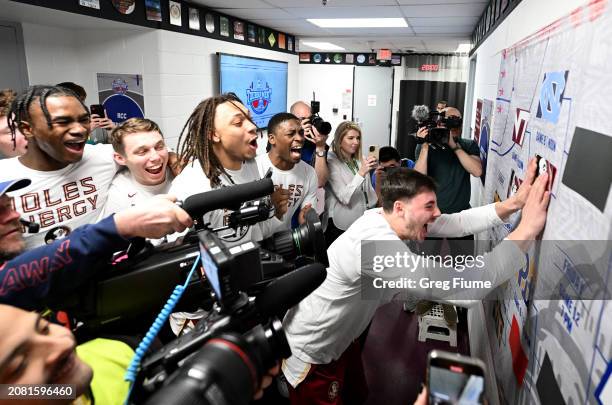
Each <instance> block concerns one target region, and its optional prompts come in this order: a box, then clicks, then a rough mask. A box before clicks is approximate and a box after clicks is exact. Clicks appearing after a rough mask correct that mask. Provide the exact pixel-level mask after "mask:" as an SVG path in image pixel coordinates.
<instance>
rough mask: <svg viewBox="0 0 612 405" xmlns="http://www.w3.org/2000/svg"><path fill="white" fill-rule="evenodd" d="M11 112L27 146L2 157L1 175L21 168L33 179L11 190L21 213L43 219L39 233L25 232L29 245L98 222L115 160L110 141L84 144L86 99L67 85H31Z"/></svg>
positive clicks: (14, 126) (0, 177) (11, 120)
mask: <svg viewBox="0 0 612 405" xmlns="http://www.w3.org/2000/svg"><path fill="white" fill-rule="evenodd" d="M8 116H9V127H10V129H11V131H13V132H15V131H17V130H19V131H21V133H23V134H24V136H25V137H26V139H27V140H28V148H27V151H26V153H25V154H24V155H22V156H20V157H14V158H11V159H3V160H0V181H3V180H7V179H11V178H14V177H15V176H16V175H17V174H18V175H19V176H21V177H27V178H29V179H31V180H32V183H31V184H30V185H29V186H28V187H25V188H23V189H21V190H19V191H18V192H15V193H13V194H12V195H11V197H12V204H13V206H14V208H15V210H16V211H18V212H19V213H20V214H21V215H22V218H24V219H26V220H29V221H32V222H36V223H38V224H39V225H40V231H39V232H38V233H37V234H26V235H24V236H25V238H26V244H27V247H28V249H30V248H33V247H36V246H40V245H43V244H44V243H51V242H52V241H54V240H55V239H56V238H58V237H62V236H65V235H67V234H69V233H70V232H71V231H72V230H73V229H75V228H77V227H79V226H81V225H84V224H88V223H94V222H96V220H97V219H98V217H99V216H100V212H101V211H102V208H103V207H104V203H105V202H106V198H107V192H108V187H109V185H110V183H111V180H112V179H113V177H114V175H115V173H116V171H117V166H116V165H115V162H114V161H113V151H112V147H111V145H95V146H94V145H85V142H86V141H87V137H88V135H89V129H90V126H89V125H90V116H89V111H88V110H87V107H85V105H84V104H83V102H82V101H81V100H80V99H79V98H78V97H77V96H76V94H74V93H73V92H72V91H71V90H69V89H65V88H61V87H55V86H31V87H29V88H28V89H27V90H26V91H25V92H24V93H22V94H20V95H19V96H18V97H17V99H16V100H15V102H14V103H13V104H12V108H11V111H10V113H9V115H8Z"/></svg>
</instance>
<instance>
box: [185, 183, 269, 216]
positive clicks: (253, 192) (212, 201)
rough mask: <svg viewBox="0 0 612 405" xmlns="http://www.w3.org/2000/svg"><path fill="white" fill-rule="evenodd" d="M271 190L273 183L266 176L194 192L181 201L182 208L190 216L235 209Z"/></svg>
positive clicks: (265, 194)
mask: <svg viewBox="0 0 612 405" xmlns="http://www.w3.org/2000/svg"><path fill="white" fill-rule="evenodd" d="M273 192H274V183H272V179H269V178H267V179H262V180H257V181H253V182H250V183H244V184H235V185H233V186H228V187H222V188H219V189H216V190H211V191H207V192H205V193H199V194H194V195H192V196H189V197H187V199H186V200H185V201H183V205H182V208H183V209H184V210H185V211H187V213H188V214H189V215H190V216H191V217H192V218H200V217H202V215H204V214H206V213H207V212H210V211H214V210H218V209H222V208H226V209H231V210H234V211H235V210H237V209H239V208H240V206H241V205H242V203H244V202H246V201H251V200H256V199H258V198H261V197H265V196H267V195H270V194H272V193H273Z"/></svg>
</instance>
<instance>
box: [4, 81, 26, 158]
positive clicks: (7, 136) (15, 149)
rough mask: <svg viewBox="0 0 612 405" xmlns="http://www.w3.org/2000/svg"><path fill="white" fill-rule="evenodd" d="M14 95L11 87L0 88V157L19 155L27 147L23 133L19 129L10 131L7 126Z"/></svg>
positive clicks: (24, 151)
mask: <svg viewBox="0 0 612 405" xmlns="http://www.w3.org/2000/svg"><path fill="white" fill-rule="evenodd" d="M16 95H17V93H15V92H14V91H13V90H11V89H4V90H0V159H5V158H11V157H14V156H21V155H23V154H24V153H26V150H27V149H28V141H26V139H25V137H24V136H23V134H22V133H21V132H19V131H15V133H11V129H10V128H9V126H8V113H9V111H10V109H11V103H12V102H13V100H14V99H15V96H16Z"/></svg>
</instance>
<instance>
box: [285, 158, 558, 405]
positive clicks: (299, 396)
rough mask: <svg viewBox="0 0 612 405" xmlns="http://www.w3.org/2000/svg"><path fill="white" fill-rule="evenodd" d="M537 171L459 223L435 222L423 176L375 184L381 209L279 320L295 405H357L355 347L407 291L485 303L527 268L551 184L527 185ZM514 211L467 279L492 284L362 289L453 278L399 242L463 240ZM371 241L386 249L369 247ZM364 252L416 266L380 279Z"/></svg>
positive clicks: (403, 175)
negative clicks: (510, 226) (511, 222)
mask: <svg viewBox="0 0 612 405" xmlns="http://www.w3.org/2000/svg"><path fill="white" fill-rule="evenodd" d="M535 166H536V165H535V159H534V160H532V161H531V162H530V165H529V170H528V174H527V176H526V178H525V181H524V182H523V185H522V186H521V189H520V190H519V191H518V192H517V194H516V195H515V196H513V197H511V198H508V199H507V200H505V201H503V202H499V203H495V204H489V205H486V206H483V207H478V208H473V209H470V210H465V211H462V212H460V213H457V214H441V213H440V210H439V209H438V207H437V204H436V193H435V191H436V186H435V183H434V182H433V180H432V179H431V178H430V177H427V176H425V175H422V174H420V173H418V172H416V171H413V170H410V169H405V168H398V169H396V170H394V171H393V172H391V173H389V175H388V176H387V177H386V178H385V179H384V180H383V183H382V185H381V195H382V207H381V208H375V209H372V210H369V211H366V213H365V214H364V215H363V216H362V217H361V218H359V219H358V220H356V221H355V222H354V223H353V224H352V225H351V226H350V227H349V228H348V230H347V231H346V232H344V233H343V234H342V235H341V236H340V237H339V238H338V239H337V240H336V241H335V242H334V243H333V244H332V245H331V246H330V248H329V250H328V252H327V254H328V257H329V268H328V269H327V278H326V279H325V281H324V282H323V284H321V286H320V287H319V288H317V289H316V290H315V291H314V292H313V293H312V294H311V295H310V296H308V297H307V298H306V299H304V300H302V301H301V302H300V303H299V304H298V305H297V306H296V307H294V308H292V309H290V310H289V312H288V313H287V315H286V317H285V319H284V322H283V327H284V329H285V333H286V335H287V340H288V342H289V346H290V347H291V353H292V356H291V357H290V358H289V359H287V360H286V361H285V362H284V363H283V372H284V374H285V376H286V377H287V381H288V382H289V384H290V385H291V388H290V399H291V403H292V405H297V404H300V405H303V404H322V403H325V404H342V403H351V404H357V403H360V402H362V401H361V400H363V399H364V398H359V399H355V398H352V400H351V401H348V400H346V397H344V395H345V394H351V393H352V394H354V393H355V392H356V391H363V388H364V387H365V380H364V379H363V378H360V376H361V377H362V376H363V373H362V372H360V366H361V361H360V355H361V352H360V350H359V343H358V340H357V338H358V337H359V336H360V335H361V333H362V332H363V331H364V330H365V328H366V327H367V325H368V324H369V323H370V322H371V320H372V318H373V317H374V314H375V312H376V309H377V308H378V307H379V306H380V305H382V304H384V303H385V302H387V301H389V300H390V299H391V298H392V297H393V295H394V294H396V293H398V292H400V291H408V292H409V293H411V294H414V295H417V296H419V297H420V298H426V299H434V300H438V299H444V300H452V299H456V298H458V297H463V298H467V297H465V295H466V294H467V295H468V296H469V297H470V298H471V299H482V297H484V296H485V295H486V294H488V293H489V292H490V291H491V290H492V289H493V288H495V287H496V286H498V285H500V284H502V283H503V282H505V281H507V280H508V279H510V278H511V277H516V263H521V262H522V261H523V260H524V252H525V251H527V250H528V249H529V248H530V245H531V242H532V241H533V240H534V239H535V238H536V236H537V235H538V234H539V233H540V232H541V231H542V229H543V228H544V224H545V222H546V213H547V209H548V208H547V207H548V201H549V198H550V195H549V193H548V192H547V191H546V183H547V181H548V178H547V176H546V175H543V176H540V177H539V178H538V179H537V180H535V182H534V179H535ZM519 209H522V219H521V222H520V223H519V225H518V226H517V228H516V229H515V230H514V231H513V232H512V233H510V235H509V236H508V238H507V239H508V241H504V242H503V243H504V244H503V246H502V245H500V246H497V247H496V248H495V249H493V250H492V251H491V252H490V253H488V254H486V255H484V257H483V259H482V260H483V262H484V267H483V268H482V269H480V268H478V269H476V271H475V272H469V273H470V274H472V273H474V274H476V276H475V277H480V278H482V279H485V280H486V281H489V282H490V283H491V285H490V287H489V288H487V289H484V288H483V289H479V290H467V291H466V290H464V291H457V290H456V289H451V290H445V289H444V288H443V287H440V286H436V285H429V286H423V285H421V284H420V283H418V282H417V283H416V285H415V286H414V287H411V286H410V285H408V288H407V289H406V288H403V287H400V288H399V289H398V288H397V287H395V289H394V288H393V287H388V288H386V289H380V290H378V289H376V290H372V289H371V287H369V286H371V284H369V281H370V280H374V279H375V277H376V278H379V279H380V280H379V282H380V283H383V282H390V281H397V280H400V279H401V278H406V279H407V278H411V279H412V280H415V281H417V280H419V281H422V280H425V279H436V277H437V278H440V277H448V276H449V274H459V273H455V269H454V268H452V267H451V268H450V270H452V271H451V272H449V271H448V270H449V269H448V268H447V267H442V266H441V265H439V264H438V265H436V264H435V262H434V263H433V265H432V266H431V268H429V266H426V265H424V264H423V263H424V261H420V262H419V260H417V259H419V258H422V257H423V256H420V255H419V254H418V253H413V251H411V249H410V248H409V247H408V246H407V245H406V244H405V243H404V241H409V240H412V241H422V240H424V239H425V237H426V236H427V235H428V233H429V234H433V235H435V236H461V235H464V234H469V233H475V232H481V231H483V230H485V229H487V228H490V227H493V226H496V225H501V224H502V223H503V219H504V218H507V217H508V216H509V215H510V214H512V213H513V212H516V211H517V210H519ZM366 241H367V243H365V244H364V245H362V242H366ZM373 241H383V242H382V243H381V242H379V243H377V244H374V242H373ZM362 246H363V247H362ZM368 246H369V249H370V250H372V249H371V248H372V247H373V248H374V249H376V253H377V254H379V252H382V251H387V250H388V253H389V257H390V258H391V259H393V257H395V255H397V256H398V257H404V258H406V259H405V260H406V262H409V263H413V264H414V263H416V264H415V265H414V267H413V268H410V267H405V266H404V267H402V266H400V265H398V264H395V265H394V264H393V263H391V264H388V265H386V267H385V268H383V269H382V270H381V269H376V267H375V265H376V263H377V262H376V257H377V256H372V255H369V254H368V252H369V250H368ZM413 250H414V248H413ZM364 252H365V254H363V253H364ZM414 252H418V251H417V250H414ZM370 253H371V252H370ZM362 254H363V257H362ZM410 259H413V260H410ZM419 263H420V264H419ZM379 264H380V263H379ZM457 269H458V267H457ZM366 270H369V271H366ZM377 271H378V272H377ZM457 271H458V270H457ZM462 271H463V270H462ZM368 276H372V277H370V278H368ZM440 281H443V280H440ZM374 286H375V287H376V284H374ZM366 287H368V288H366ZM401 288H403V289H401ZM366 291H367V292H370V293H372V292H373V293H374V294H372V296H365V295H363V293H365V292H366ZM461 293H464V295H463V296H462V295H461ZM470 294H471V295H470ZM332 394H333V396H332ZM362 394H363V395H362V396H364V395H365V393H362ZM343 398H344V402H343Z"/></svg>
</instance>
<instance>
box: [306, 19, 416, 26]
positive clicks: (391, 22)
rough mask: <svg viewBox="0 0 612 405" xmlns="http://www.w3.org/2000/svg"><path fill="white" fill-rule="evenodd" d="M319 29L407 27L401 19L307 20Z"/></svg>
mask: <svg viewBox="0 0 612 405" xmlns="http://www.w3.org/2000/svg"><path fill="white" fill-rule="evenodd" d="M306 21H308V22H310V23H312V24H314V25H316V26H318V27H321V28H397V27H407V26H408V24H406V20H404V19H403V18H307V19H306Z"/></svg>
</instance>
